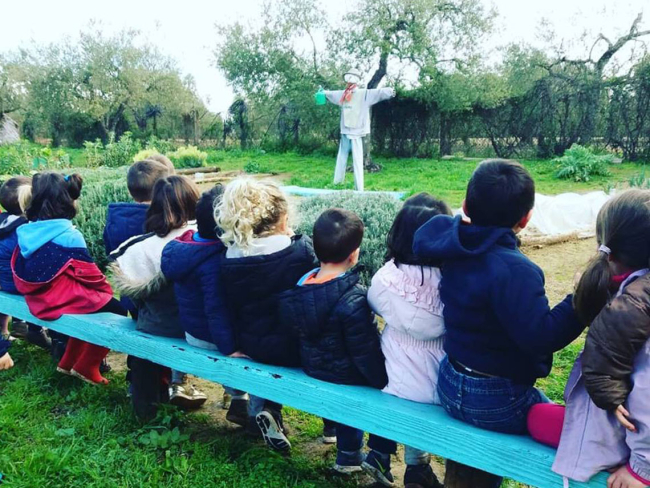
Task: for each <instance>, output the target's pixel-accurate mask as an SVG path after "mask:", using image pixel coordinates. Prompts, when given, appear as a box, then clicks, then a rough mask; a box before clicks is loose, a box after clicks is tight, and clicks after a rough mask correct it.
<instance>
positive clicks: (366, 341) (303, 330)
mask: <svg viewBox="0 0 650 488" xmlns="http://www.w3.org/2000/svg"><path fill="white" fill-rule="evenodd" d="M280 316H281V317H282V321H283V322H284V323H285V324H289V325H291V326H292V327H293V329H294V330H295V331H296V334H297V335H298V337H299V338H300V356H301V361H302V368H303V370H304V371H305V373H307V374H308V375H309V376H312V377H314V378H316V379H319V380H323V381H328V382H330V383H339V384H343V385H369V386H372V387H374V388H383V387H384V386H386V384H387V383H388V376H387V375H386V365H385V359H384V355H383V354H382V352H381V344H380V342H379V333H378V332H377V323H376V322H375V315H374V314H373V313H372V310H371V309H370V306H369V305H368V300H367V298H366V290H364V289H363V288H362V287H361V285H360V284H359V273H358V271H356V270H355V271H350V272H348V273H345V274H344V275H343V276H339V277H338V278H335V279H333V280H331V281H328V282H326V283H322V284H314V285H305V286H296V287H295V288H293V289H292V290H289V291H286V292H284V293H282V295H280Z"/></svg>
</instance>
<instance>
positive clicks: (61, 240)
mask: <svg viewBox="0 0 650 488" xmlns="http://www.w3.org/2000/svg"><path fill="white" fill-rule="evenodd" d="M82 183H83V181H82V179H81V176H79V175H78V174H73V175H69V176H65V177H64V176H63V175H61V174H58V173H52V172H45V173H41V174H37V175H35V176H34V178H33V179H32V200H31V203H30V205H29V207H28V208H27V212H26V214H27V219H28V220H29V223H28V224H26V225H22V226H20V227H18V229H17V230H16V234H17V236H18V247H17V248H16V250H15V251H14V254H13V258H12V261H11V269H12V272H13V277H14V283H15V284H16V289H17V290H18V292H19V293H22V294H23V295H25V301H26V302H27V306H28V307H29V310H30V312H31V313H32V314H33V315H35V316H36V317H38V318H39V319H41V320H54V319H58V318H59V317H61V315H63V314H87V313H95V312H112V313H120V314H125V312H124V310H123V309H122V307H121V306H120V305H119V303H118V302H117V300H115V299H114V298H113V291H112V290H111V286H110V285H109V284H108V281H106V277H105V276H104V275H103V274H102V272H101V271H100V270H99V268H97V265H96V264H95V263H94V261H93V259H92V257H91V256H90V254H89V253H88V249H87V248H86V242H85V241H84V238H83V236H82V235H81V233H80V232H79V231H78V230H77V229H75V227H74V226H73V225H72V222H71V220H72V219H73V218H74V217H75V216H76V214H77V208H76V200H77V199H78V198H79V196H80V194H81V187H82ZM107 354H108V349H107V348H105V347H101V346H97V345H94V344H90V343H88V342H84V341H81V340H79V339H75V338H73V337H71V338H70V339H69V340H68V344H67V346H66V349H65V354H64V355H63V357H62V359H61V361H60V362H59V364H58V367H57V371H59V372H61V373H64V374H69V375H72V376H76V377H78V378H80V379H82V380H84V381H86V382H88V383H91V384H97V385H98V384H106V383H108V380H107V379H106V378H104V377H103V376H102V375H101V373H100V371H99V365H100V364H101V362H102V360H103V359H104V358H105V357H106V355H107Z"/></svg>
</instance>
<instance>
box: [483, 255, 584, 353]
mask: <svg viewBox="0 0 650 488" xmlns="http://www.w3.org/2000/svg"><path fill="white" fill-rule="evenodd" d="M531 264H532V263H531ZM492 304H493V307H494V308H493V310H494V313H495V314H496V315H497V317H498V319H499V322H500V323H501V324H503V326H504V327H505V328H506V330H507V331H508V335H509V336H510V337H511V338H512V339H513V340H514V341H515V342H516V343H517V345H519V347H520V348H521V349H522V350H524V351H526V352H530V353H533V354H551V353H554V352H556V351H559V350H561V349H563V348H564V347H566V346H567V345H569V344H570V343H571V342H573V341H574V340H575V339H576V338H577V337H578V336H579V335H580V333H581V332H582V331H583V330H584V326H583V325H582V324H581V323H580V321H579V320H578V317H577V316H576V314H575V312H574V311H573V305H572V295H568V296H567V297H566V298H565V299H564V300H563V301H562V302H560V303H559V304H558V305H556V306H555V307H553V308H550V307H549V305H548V299H547V298H546V291H545V290H544V274H543V273H542V271H541V270H540V269H539V268H537V267H536V266H531V265H529V264H523V265H518V266H505V265H504V266H502V270H501V275H500V276H499V278H498V279H497V280H496V281H495V283H493V284H492Z"/></svg>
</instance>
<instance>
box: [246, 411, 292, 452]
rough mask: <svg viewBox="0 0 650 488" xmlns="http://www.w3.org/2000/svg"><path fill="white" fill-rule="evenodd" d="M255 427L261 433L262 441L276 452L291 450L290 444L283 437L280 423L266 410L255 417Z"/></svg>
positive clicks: (284, 436)
mask: <svg viewBox="0 0 650 488" xmlns="http://www.w3.org/2000/svg"><path fill="white" fill-rule="evenodd" d="M255 421H256V422H257V426H258V427H259V428H260V431H262V437H264V441H265V442H266V444H267V445H268V446H269V447H270V448H271V449H275V450H276V451H287V450H289V449H291V442H289V439H287V436H286V435H284V429H283V428H282V423H281V422H282V421H279V422H278V421H277V420H276V419H275V418H274V417H273V415H271V413H270V412H267V411H266V410H263V411H261V412H260V413H258V414H257V416H256V417H255Z"/></svg>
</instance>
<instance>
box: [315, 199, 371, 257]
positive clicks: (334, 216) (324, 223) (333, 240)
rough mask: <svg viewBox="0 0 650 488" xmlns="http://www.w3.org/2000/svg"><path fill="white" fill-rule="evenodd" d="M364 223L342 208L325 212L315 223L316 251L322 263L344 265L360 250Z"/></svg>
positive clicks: (355, 215)
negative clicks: (344, 262)
mask: <svg viewBox="0 0 650 488" xmlns="http://www.w3.org/2000/svg"><path fill="white" fill-rule="evenodd" d="M363 230H364V227H363V222H362V221H361V219H360V218H359V216H358V215H357V214H355V213H354V212H350V211H349V210H345V209H342V208H330V209H328V210H325V211H324V212H323V213H322V214H320V217H318V219H316V222H315V223H314V251H315V252H316V257H317V258H318V260H319V261H320V262H321V263H342V262H343V261H345V260H346V259H347V258H348V257H349V256H350V254H352V253H353V252H354V251H356V250H357V249H359V247H360V246H361V241H362V240H363Z"/></svg>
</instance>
